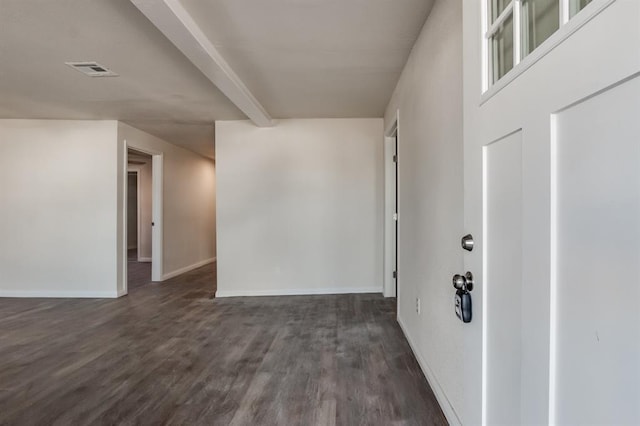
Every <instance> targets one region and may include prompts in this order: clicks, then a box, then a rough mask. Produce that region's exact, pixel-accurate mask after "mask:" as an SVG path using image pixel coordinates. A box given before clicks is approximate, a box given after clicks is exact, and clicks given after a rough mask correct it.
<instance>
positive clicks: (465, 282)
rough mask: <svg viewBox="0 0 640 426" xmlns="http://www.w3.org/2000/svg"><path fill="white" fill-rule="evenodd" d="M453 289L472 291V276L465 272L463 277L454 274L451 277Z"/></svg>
mask: <svg viewBox="0 0 640 426" xmlns="http://www.w3.org/2000/svg"><path fill="white" fill-rule="evenodd" d="M453 287H454V288H455V289H456V290H462V291H472V290H473V274H472V273H471V272H467V273H466V274H464V275H460V274H455V275H454V276H453Z"/></svg>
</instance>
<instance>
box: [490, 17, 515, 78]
mask: <svg viewBox="0 0 640 426" xmlns="http://www.w3.org/2000/svg"><path fill="white" fill-rule="evenodd" d="M490 42H491V43H490V47H491V61H492V62H491V68H492V81H493V82H494V83H495V82H496V81H498V80H500V79H501V78H502V77H503V76H504V75H505V74H506V73H508V72H509V71H511V69H512V68H513V15H511V16H510V17H508V18H507V19H506V20H505V21H504V23H503V24H502V25H501V26H500V28H499V29H498V31H496V33H495V34H494V35H493V36H492V37H491V40H490Z"/></svg>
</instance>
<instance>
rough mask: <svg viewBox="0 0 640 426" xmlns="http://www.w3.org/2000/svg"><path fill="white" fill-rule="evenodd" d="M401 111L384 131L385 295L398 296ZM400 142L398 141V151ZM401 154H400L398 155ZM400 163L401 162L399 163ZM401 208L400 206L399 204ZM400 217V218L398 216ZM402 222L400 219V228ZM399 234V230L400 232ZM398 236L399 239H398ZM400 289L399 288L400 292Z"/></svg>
mask: <svg viewBox="0 0 640 426" xmlns="http://www.w3.org/2000/svg"><path fill="white" fill-rule="evenodd" d="M399 122H400V111H397V112H396V119H395V120H394V121H393V122H392V123H391V125H390V126H389V128H388V129H386V131H385V132H384V173H385V191H384V193H385V197H384V199H385V201H384V241H385V243H384V287H383V294H384V297H397V296H398V295H397V294H396V281H397V278H394V277H393V271H394V270H396V269H397V267H398V265H396V258H399V254H398V253H396V251H397V250H398V246H399V245H400V244H399V243H398V244H396V241H399V235H397V236H396V235H395V234H396V223H395V221H394V218H393V215H394V213H398V214H399V211H398V212H396V211H395V209H396V201H395V200H396V196H397V194H396V188H399V184H400V182H396V179H397V178H396V169H395V168H396V164H395V163H394V161H393V156H394V155H395V154H396V152H395V144H396V137H398V135H399V130H398V128H399ZM399 151H400V144H399V143H398V152H399ZM398 156H399V155H398ZM398 164H399V163H398ZM397 208H398V210H400V206H399V205H398V206H397ZM398 219H399V218H398ZM399 228H400V222H399V221H398V229H399ZM398 234H399V232H398ZM397 238H398V240H396V239H397ZM399 292H400V289H399V288H398V293H399Z"/></svg>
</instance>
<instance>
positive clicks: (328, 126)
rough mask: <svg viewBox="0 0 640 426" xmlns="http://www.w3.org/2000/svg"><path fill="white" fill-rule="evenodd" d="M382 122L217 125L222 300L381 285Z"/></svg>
mask: <svg viewBox="0 0 640 426" xmlns="http://www.w3.org/2000/svg"><path fill="white" fill-rule="evenodd" d="M382 136H383V128H382V120H381V119H316V120H282V121H279V122H278V123H276V125H275V126H274V127H271V128H257V127H255V126H254V125H253V124H251V123H250V122H248V121H226V122H225V121H223V122H217V123H216V165H217V197H218V211H217V214H218V292H217V295H218V296H233V295H240V296H242V295H271V294H314V293H348V292H380V291H382V253H383V250H382V239H383V234H382V213H383V198H384V193H383V175H384V170H383V159H382V155H383V154H382V148H383V143H382V140H383V137H382Z"/></svg>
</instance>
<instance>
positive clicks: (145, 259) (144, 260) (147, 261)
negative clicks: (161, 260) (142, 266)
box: [138, 257, 151, 263]
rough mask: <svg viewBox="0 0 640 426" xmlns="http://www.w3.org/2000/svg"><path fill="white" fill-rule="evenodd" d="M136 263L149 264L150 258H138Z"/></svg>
mask: <svg viewBox="0 0 640 426" xmlns="http://www.w3.org/2000/svg"><path fill="white" fill-rule="evenodd" d="M138 262H140V263H151V258H150V257H139V258H138Z"/></svg>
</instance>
